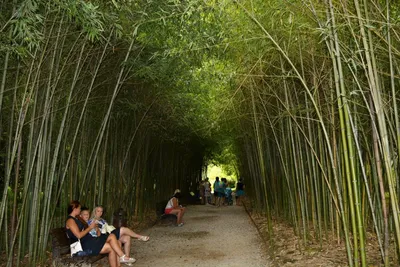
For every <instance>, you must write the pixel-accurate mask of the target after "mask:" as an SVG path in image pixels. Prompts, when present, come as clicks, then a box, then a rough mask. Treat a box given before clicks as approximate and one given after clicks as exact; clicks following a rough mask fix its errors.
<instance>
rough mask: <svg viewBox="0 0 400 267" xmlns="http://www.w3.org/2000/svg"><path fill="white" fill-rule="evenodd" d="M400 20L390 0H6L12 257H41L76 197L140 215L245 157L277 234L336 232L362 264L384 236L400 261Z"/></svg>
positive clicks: (1, 217)
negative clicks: (282, 229) (276, 221)
mask: <svg viewBox="0 0 400 267" xmlns="http://www.w3.org/2000/svg"><path fill="white" fill-rule="evenodd" d="M399 18H400V10H399V4H398V3H397V2H394V1H389V0H386V1H385V0H371V1H366V0H352V1H334V0H323V1H315V0H284V1H276V0H252V1H236V0H233V1H228V0H227V1H224V0H223V1H200V0H185V1H180V0H179V1H178V0H168V1H162V2H160V1H150V0H139V1H128V0H126V1H125V0H120V1H119V0H118V1H117V0H112V1H105V0H93V1H85V0H54V1H45V0H13V1H8V0H0V65H1V67H0V73H1V75H0V111H1V112H0V134H1V135H0V160H1V161H0V171H1V173H0V189H1V192H2V194H1V198H2V199H1V203H0V229H1V231H2V232H4V233H8V234H4V235H1V236H0V253H1V254H2V255H3V254H4V255H5V256H4V257H5V258H7V259H8V263H7V264H8V266H11V265H13V259H14V260H15V264H16V265H18V264H19V263H20V260H22V259H24V258H25V259H26V258H27V259H29V264H31V265H34V264H36V263H38V262H40V261H42V260H43V259H44V258H45V251H46V248H47V246H48V233H49V229H51V228H52V227H54V226H59V225H62V224H63V221H64V218H65V216H66V210H65V209H66V205H67V203H68V202H69V201H70V200H72V199H79V200H80V201H82V202H83V203H84V204H85V205H87V206H89V207H91V206H93V205H94V204H96V203H102V204H104V205H105V207H106V209H108V210H109V211H111V210H113V209H114V208H116V207H118V208H119V207H122V208H124V209H125V210H126V211H127V212H128V215H129V216H136V218H140V217H143V216H145V215H146V214H147V213H148V211H149V210H151V209H152V208H154V203H155V202H157V201H158V200H161V199H165V198H166V197H168V196H169V194H170V193H171V192H172V191H173V190H174V189H175V188H177V187H179V188H181V189H184V190H185V191H189V190H195V185H196V182H197V181H198V180H199V179H200V178H201V175H202V173H204V166H205V165H206V164H207V163H209V162H214V163H217V164H230V163H231V162H232V161H234V162H235V163H234V164H233V167H232V169H233V170H235V171H237V172H238V176H241V177H243V178H244V181H245V183H246V186H247V191H248V195H249V198H250V199H251V200H252V202H253V204H254V207H255V208H256V209H257V210H258V211H260V212H261V213H263V214H265V216H266V217H267V219H268V222H269V228H268V229H269V231H270V232H271V231H272V227H271V226H272V223H273V217H280V218H284V219H285V220H286V221H287V222H289V223H290V224H291V225H293V228H294V230H295V232H296V234H297V235H299V236H300V237H301V238H302V240H303V245H304V246H306V245H307V241H308V240H310V239H316V240H318V241H320V242H322V240H323V239H326V237H331V236H334V237H335V239H336V240H337V242H341V243H342V244H343V246H345V247H346V251H347V257H348V262H349V265H350V266H368V264H369V263H370V259H369V256H368V255H367V253H366V247H367V245H368V243H369V240H368V238H370V239H374V240H377V242H378V244H379V246H378V247H376V248H375V250H376V251H377V253H379V254H380V255H381V262H382V263H384V265H385V266H389V265H390V264H394V265H396V264H398V263H399V257H398V254H399V252H400V222H399V219H400V218H399V200H398V197H399V194H400V187H399V186H398V185H399V182H400V181H399V167H398V165H399V164H398V163H399V154H400V121H399V114H398V111H399V109H398V104H399V103H398V102H399V99H398V91H399V90H398V87H399V86H400V84H399V73H400V71H399V63H400V53H399V50H398V47H400V44H399V41H400V35H399V32H400V31H399V30H400V27H399ZM271 234H272V233H271ZM374 264H375V262H374Z"/></svg>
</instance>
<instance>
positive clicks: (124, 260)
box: [119, 255, 136, 263]
mask: <svg viewBox="0 0 400 267" xmlns="http://www.w3.org/2000/svg"><path fill="white" fill-rule="evenodd" d="M135 261H136V259H134V258H129V257H126V256H125V255H123V256H122V257H120V258H119V262H120V263H134V262H135Z"/></svg>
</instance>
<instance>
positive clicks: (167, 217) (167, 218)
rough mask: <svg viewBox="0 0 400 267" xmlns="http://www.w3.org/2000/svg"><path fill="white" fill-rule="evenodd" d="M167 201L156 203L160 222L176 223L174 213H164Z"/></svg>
mask: <svg viewBox="0 0 400 267" xmlns="http://www.w3.org/2000/svg"><path fill="white" fill-rule="evenodd" d="M167 203H168V201H161V202H158V203H157V204H156V213H157V217H158V219H159V221H160V224H168V225H169V224H176V221H177V219H178V217H177V216H176V215H175V214H165V213H164V211H165V206H166V205H167Z"/></svg>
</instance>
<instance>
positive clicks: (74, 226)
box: [66, 218, 96, 239]
mask: <svg viewBox="0 0 400 267" xmlns="http://www.w3.org/2000/svg"><path fill="white" fill-rule="evenodd" d="M66 224H67V229H69V230H71V232H72V233H73V234H74V236H75V237H76V238H78V239H81V238H82V237H84V236H85V235H87V234H88V233H89V232H90V230H92V229H93V228H94V227H95V226H96V225H95V224H94V222H92V223H91V224H89V227H88V228H86V229H84V230H83V231H82V232H81V231H80V230H79V228H78V225H77V224H76V222H75V221H74V220H73V219H72V218H69V219H68V220H67V223H66Z"/></svg>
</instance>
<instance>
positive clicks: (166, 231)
mask: <svg viewBox="0 0 400 267" xmlns="http://www.w3.org/2000/svg"><path fill="white" fill-rule="evenodd" d="M184 221H185V225H184V226H182V227H176V226H163V225H156V226H154V227H152V228H150V229H148V230H147V231H144V232H143V233H142V234H146V235H149V236H150V241H148V242H141V241H133V244H132V251H133V253H132V256H133V257H135V258H136V259H137V262H136V263H135V264H134V266H136V267H145V266H163V267H177V266H230V267H234V266H237V267H239V266H240V267H242V266H269V264H268V261H267V258H266V255H265V253H264V251H265V249H263V242H262V240H261V238H260V236H259V235H258V232H257V230H256V228H255V226H254V225H253V223H252V222H251V220H250V218H249V217H248V215H247V213H246V212H245V210H244V208H243V207H237V206H228V207H220V208H217V207H214V206H200V205H198V206H189V207H188V208H187V213H186V214H185V216H184Z"/></svg>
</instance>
